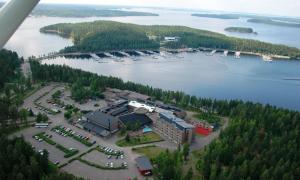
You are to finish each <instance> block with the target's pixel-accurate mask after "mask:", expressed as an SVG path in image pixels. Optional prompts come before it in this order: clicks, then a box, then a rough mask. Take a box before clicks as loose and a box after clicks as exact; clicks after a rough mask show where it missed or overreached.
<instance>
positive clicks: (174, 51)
mask: <svg viewBox="0 0 300 180" xmlns="http://www.w3.org/2000/svg"><path fill="white" fill-rule="evenodd" d="M126 51H153V52H154V51H157V52H158V53H160V52H164V53H166V52H167V53H171V54H177V53H194V52H207V53H210V52H212V51H215V52H214V53H223V52H225V51H227V52H228V55H229V54H230V55H234V54H235V53H237V52H239V53H240V55H246V56H247V55H248V56H249V55H250V56H258V57H261V58H263V57H264V56H268V57H270V58H272V59H273V60H300V59H299V58H291V57H289V56H283V55H267V54H263V53H254V52H247V51H234V50H226V49H213V48H205V47H199V48H181V49H169V48H159V49H122V50H110V51H98V52H70V53H64V52H62V53H61V52H52V53H49V54H48V55H46V56H39V57H36V58H35V59H36V60H44V59H50V58H55V57H57V56H68V55H74V56H80V55H91V54H105V53H114V52H126ZM148 55H151V54H148Z"/></svg>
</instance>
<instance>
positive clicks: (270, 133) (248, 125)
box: [30, 61, 300, 179]
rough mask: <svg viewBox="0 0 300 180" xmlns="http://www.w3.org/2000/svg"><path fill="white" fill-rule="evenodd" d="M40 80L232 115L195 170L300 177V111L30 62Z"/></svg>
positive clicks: (207, 174)
mask: <svg viewBox="0 0 300 180" xmlns="http://www.w3.org/2000/svg"><path fill="white" fill-rule="evenodd" d="M30 63H31V67H32V75H33V79H34V80H35V81H55V82H65V83H72V82H75V81H76V80H78V79H80V80H81V82H83V83H84V85H85V86H89V85H90V84H91V82H92V81H95V80H97V82H98V88H99V89H103V88H105V87H111V88H118V89H122V90H125V89H126V90H131V91H136V92H139V93H142V94H145V95H149V96H151V97H152V98H153V99H155V100H161V101H164V102H165V103H170V104H173V105H176V106H179V107H182V108H186V109H193V110H199V109H201V110H206V111H208V112H212V113H217V114H218V115H220V116H227V117H230V119H231V120H230V124H229V127H228V128H227V129H226V130H224V131H222V132H221V134H220V138H219V139H218V140H215V141H214V142H213V143H212V144H210V145H209V146H207V147H206V148H205V150H204V155H203V157H202V158H201V159H199V161H198V163H197V165H196V169H197V170H198V171H200V172H201V174H203V177H204V178H205V179H298V178H299V177H300V148H299V146H300V141H298V139H299V138H300V133H299V130H300V113H299V112H297V111H291V110H287V109H282V108H277V107H275V106H271V105H262V104H259V103H252V102H243V101H239V100H230V101H229V100H214V99H208V98H199V97H196V96H190V95H187V94H185V93H183V92H179V91H165V90H162V89H159V88H153V87H150V86H145V85H141V84H136V83H133V82H124V81H122V80H121V79H119V78H115V77H106V76H98V75H96V74H93V73H89V72H84V71H82V70H78V69H72V68H69V67H67V66H58V65H41V64H39V63H38V62H35V61H31V62H30Z"/></svg>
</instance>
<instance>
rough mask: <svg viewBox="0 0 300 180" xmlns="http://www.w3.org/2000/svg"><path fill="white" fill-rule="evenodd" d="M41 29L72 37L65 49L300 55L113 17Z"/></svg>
mask: <svg viewBox="0 0 300 180" xmlns="http://www.w3.org/2000/svg"><path fill="white" fill-rule="evenodd" d="M40 31H41V32H42V33H51V34H57V35H59V36H62V37H65V38H71V39H72V40H73V42H74V45H73V46H71V47H66V48H65V49H63V50H62V52H103V51H114V50H138V49H140V50H145V49H146V50H158V49H159V48H167V49H182V48H199V47H201V48H210V49H226V50H231V51H242V52H250V53H257V54H272V55H279V56H288V57H292V58H299V57H300V50H299V49H297V48H293V47H288V46H285V45H275V44H271V43H266V42H261V41H257V40H249V39H241V38H235V37H230V36H226V35H224V34H220V33H215V32H210V31H205V30H199V29H194V28H189V27H185V26H165V25H152V26H145V25H136V24H127V23H120V22H114V21H94V22H84V23H75V24H72V23H62V24H55V25H50V26H46V27H43V28H41V29H40Z"/></svg>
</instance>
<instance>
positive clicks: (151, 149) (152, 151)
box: [132, 145, 166, 159]
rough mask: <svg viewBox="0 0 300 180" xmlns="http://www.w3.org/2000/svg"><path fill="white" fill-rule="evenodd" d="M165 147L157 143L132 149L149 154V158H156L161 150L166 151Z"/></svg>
mask: <svg viewBox="0 0 300 180" xmlns="http://www.w3.org/2000/svg"><path fill="white" fill-rule="evenodd" d="M165 150H166V149H165V148H161V147H158V146H155V145H152V146H145V147H139V148H132V151H134V152H136V153H139V154H143V155H145V156H147V157H148V158H149V159H154V158H155V157H157V156H158V155H159V154H160V153H161V152H163V151H165Z"/></svg>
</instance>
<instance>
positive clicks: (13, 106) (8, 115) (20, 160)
mask: <svg viewBox="0 0 300 180" xmlns="http://www.w3.org/2000/svg"><path fill="white" fill-rule="evenodd" d="M22 62H23V59H22V58H20V57H18V55H17V53H15V52H12V51H8V50H1V51H0V73H1V74H0V78H1V79H0V146H1V148H0V162H1V163H0V179H7V180H23V179H28V180H32V179H45V180H75V179H78V178H76V177H74V176H73V175H70V174H66V173H60V172H59V171H58V170H57V169H56V168H55V167H54V165H53V164H50V162H49V161H48V153H47V152H46V151H45V152H44V154H43V155H40V154H39V153H36V152H35V151H34V149H33V148H32V147H31V145H30V144H28V143H27V142H25V140H24V139H23V138H22V137H20V138H17V137H16V138H9V139H8V138H7V136H8V135H9V134H11V133H13V132H15V131H16V130H19V129H20V128H22V127H26V126H28V122H27V116H29V115H30V113H29V112H28V111H27V110H25V109H19V106H20V105H21V104H22V103H23V99H24V96H25V94H26V93H28V92H29V91H31V90H33V88H32V86H33V85H32V84H31V80H30V79H28V78H25V77H24V76H23V74H22V73H21V71H20V65H21V63H22Z"/></svg>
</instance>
